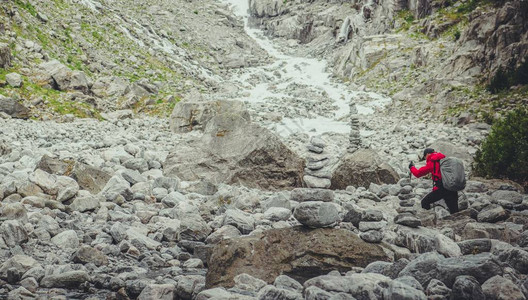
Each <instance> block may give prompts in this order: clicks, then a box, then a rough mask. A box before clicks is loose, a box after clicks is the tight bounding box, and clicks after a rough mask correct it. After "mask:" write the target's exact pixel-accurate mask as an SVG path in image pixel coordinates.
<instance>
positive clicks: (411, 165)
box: [409, 160, 414, 169]
mask: <svg viewBox="0 0 528 300" xmlns="http://www.w3.org/2000/svg"><path fill="white" fill-rule="evenodd" d="M412 167H414V163H413V162H412V160H411V162H410V163H409V169H410V168H412Z"/></svg>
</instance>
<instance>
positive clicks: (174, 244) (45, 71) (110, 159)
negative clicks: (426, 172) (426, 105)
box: [0, 1, 528, 299]
mask: <svg viewBox="0 0 528 300" xmlns="http://www.w3.org/2000/svg"><path fill="white" fill-rule="evenodd" d="M15 3H16V5H17V7H18V8H14V7H13V5H11V4H9V5H8V4H6V3H5V2H1V4H2V8H3V9H4V14H2V17H3V18H6V19H8V20H9V21H10V22H13V20H14V21H15V22H13V23H6V24H8V29H7V31H10V32H12V33H10V34H9V36H10V37H11V38H10V39H9V40H8V41H6V42H9V41H12V42H13V43H14V46H13V48H15V51H14V52H15V53H14V54H12V56H10V59H12V61H13V68H14V69H9V71H8V72H6V73H8V74H7V75H9V74H12V73H15V74H19V75H20V78H19V79H20V80H21V81H22V82H21V84H20V85H18V84H16V79H17V78H15V77H16V76H14V75H9V76H7V75H6V76H5V77H6V86H5V87H3V88H1V89H0V93H1V94H3V96H1V97H0V108H1V109H2V111H3V113H2V114H1V116H2V118H0V200H1V201H0V222H1V223H0V298H2V297H7V298H8V299H34V298H40V299H136V298H137V299H526V298H527V297H528V277H527V275H528V215H527V213H528V197H527V196H526V195H525V194H523V193H522V192H521V190H522V189H521V188H520V187H519V186H517V185H516V184H514V183H511V182H507V181H499V180H484V179H481V178H473V177H472V176H471V165H470V164H471V160H472V155H473V154H474V153H475V152H476V151H477V149H478V145H479V144H480V143H481V141H482V140H483V139H484V138H485V137H486V135H487V133H488V131H489V125H487V124H484V123H479V122H476V121H475V120H474V119H473V120H471V118H468V117H467V116H459V117H457V118H456V119H455V120H453V121H454V122H448V123H442V122H439V121H437V119H433V118H431V117H430V116H429V115H425V116H424V115H417V112H416V110H415V109H414V108H412V107H410V106H409V105H406V104H405V103H403V102H402V101H398V100H397V99H396V101H395V100H394V99H391V98H388V97H387V96H383V95H380V94H375V93H373V92H370V91H369V90H368V89H366V88H364V87H363V88H359V87H358V89H351V87H350V85H346V84H343V83H341V82H340V81H338V80H335V78H332V76H331V75H330V74H328V73H325V72H324V70H325V69H326V64H325V62H324V61H320V60H318V59H316V58H313V57H312V58H309V57H299V56H295V55H292V53H297V54H299V53H301V52H302V51H299V50H300V48H301V47H300V46H299V43H298V42H297V41H293V40H292V37H290V36H286V39H276V40H272V41H270V40H268V39H266V38H265V37H264V36H263V35H262V33H261V32H260V31H258V30H254V29H250V28H247V27H244V22H245V21H248V18H247V15H245V10H244V9H243V7H244V3H245V2H244V1H232V4H235V6H236V5H238V7H235V12H236V13H237V14H238V16H237V15H235V14H233V13H231V12H230V10H229V9H228V7H227V6H226V5H227V3H217V2H208V1H200V2H184V1H182V2H181V3H179V4H181V6H175V7H174V8H173V9H168V10H167V11H165V10H163V9H160V7H166V5H165V4H164V3H158V4H157V5H158V6H154V5H153V6H145V5H143V4H141V5H140V3H136V5H126V4H128V2H126V3H125V2H119V1H112V2H105V1H101V2H96V1H79V2H77V1H73V2H60V1H59V2H57V3H56V4H57V5H62V6H61V7H63V8H64V9H66V8H68V7H69V8H72V7H75V8H79V13H78V16H77V17H75V18H72V19H67V20H70V21H71V20H77V21H72V22H71V23H70V24H64V25H66V26H64V25H62V24H61V19H62V20H64V19H63V17H61V16H60V15H59V13H60V12H59V11H56V10H54V9H52V7H51V6H49V4H50V3H48V6H46V5H45V4H46V3H47V2H46V1H43V2H41V3H40V2H39V4H37V3H33V4H31V3H30V2H15ZM28 3H29V4H28ZM262 3H263V4H264V6H263V8H262V7H260V8H259V7H255V3H253V4H251V3H250V4H249V7H251V9H252V10H253V12H254V14H255V12H257V13H256V14H257V15H258V14H260V15H258V16H260V17H266V16H267V17H269V15H270V14H271V15H273V14H274V13H273V11H274V10H276V9H277V7H279V8H280V7H282V6H283V5H285V7H290V5H296V2H295V3H293V4H292V3H289V2H283V1H279V2H276V1H263V2H262ZM195 4H196V5H198V4H199V5H203V9H196V7H197V6H194V5H195ZM315 4H317V5H319V3H318V2H316V3H315ZM240 5H242V9H240ZM340 5H342V4H340ZM31 7H33V10H35V11H33V10H32V9H31ZM200 7H202V6H200ZM339 7H340V6H338V5H337V4H336V6H332V7H327V9H328V11H329V12H332V11H334V12H335V11H336V9H337V10H338V8H339ZM31 11H33V13H34V15H35V16H33V14H32V13H31ZM292 11H293V10H292V9H291V8H290V10H289V11H288V14H291V12H292ZM5 12H7V13H5ZM30 16H33V17H35V18H32V17H30ZM97 16H100V18H101V20H103V21H101V24H108V26H110V27H112V26H113V27H112V28H121V29H120V30H121V33H122V34H118V35H116V34H112V31H111V30H110V29H109V30H108V32H106V31H95V29H96V26H99V25H98V24H96V23H95V21H94V20H95V19H94V18H97ZM281 16H289V15H287V14H282V15H281ZM299 16H300V15H299ZM299 16H298V17H299ZM272 17H273V16H272ZM20 19H22V21H20ZM17 20H18V21H20V22H18V21H17ZM36 20H40V21H39V22H43V23H44V24H48V25H46V26H50V27H52V28H56V29H55V30H54V31H55V32H56V33H55V34H56V35H58V36H60V35H61V34H66V32H68V34H75V30H76V28H77V27H79V28H82V29H84V30H82V31H79V32H83V33H85V32H91V34H90V35H88V36H85V38H86V39H87V40H86V43H88V44H90V45H91V44H95V45H97V46H101V44H98V43H95V42H94V41H93V40H91V39H93V38H95V39H96V38H97V36H98V34H105V36H104V38H105V39H107V38H108V39H109V42H108V44H109V45H110V46H109V47H110V48H109V49H114V47H113V46H112V45H114V44H115V45H116V46H115V47H116V48H115V49H118V48H119V49H121V46H122V45H123V43H125V44H126V43H130V45H134V47H133V48H130V49H128V50H123V52H122V53H121V52H111V51H108V52H105V51H102V50H100V49H99V48H98V47H95V46H94V47H87V49H88V48H89V49H90V50H89V51H87V49H85V50H86V51H87V52H90V53H91V54H90V55H87V61H89V62H91V63H90V64H82V66H83V67H82V68H81V70H75V69H74V68H72V65H68V62H67V61H64V60H62V61H61V62H59V61H53V58H54V57H53V55H57V57H58V58H60V57H62V56H63V55H66V54H67V53H66V52H65V53H63V52H62V51H69V50H68V48H67V47H64V45H62V44H61V43H59V42H58V41H59V40H61V39H60V38H59V39H57V40H54V39H51V40H50V44H49V45H48V46H49V47H48V48H47V50H42V49H41V50H39V51H33V50H34V49H38V46H39V45H41V44H42V43H43V42H42V40H40V39H38V35H37V33H38V32H37V31H34V32H32V31H31V30H28V31H19V32H18V33H17V30H18V29H17V28H20V27H17V26H22V27H25V28H28V27H30V29H31V26H30V25H32V23H31V22H36ZM79 20H81V21H79ZM82 20H85V21H82ZM178 20H187V22H185V24H184V25H183V24H182V23H181V22H178ZM376 20H377V19H376ZM380 20H381V19H380ZM198 21H200V22H198ZM202 21H203V22H205V24H207V26H205V25H204V23H203V22H202ZM253 21H254V20H253ZM378 21H379V20H378ZM378 21H376V22H378ZM55 22H57V24H55ZM62 22H63V23H64V22H66V21H62ZM16 24H18V25H16ZM21 24H25V25H21ZM76 24H77V25H78V26H76ZM83 24H85V25H83ZM142 24H143V25H142ZM262 24H263V25H266V22H263V23H262ZM275 24H280V22H279V23H275ZM286 24H292V23H286ZM323 24H325V23H323ZM51 25H53V26H51ZM378 25H379V24H378ZM87 26H88V27H87ZM92 26H94V27H92ZM105 26H106V25H105ZM379 26H381V25H379ZM294 27H295V26H294ZM389 27H390V26H389ZM2 28H4V27H2ZM68 28H69V29H68ZM94 28H95V29H94ZM97 28H98V27H97ZM314 28H315V27H314ZM77 29H78V28H77ZM244 29H245V31H244ZM4 30H6V29H5V28H4ZM268 30H270V28H268ZM275 30H276V32H278V33H280V32H283V33H284V34H286V33H288V32H289V31H287V30H286V29H284V28H283V29H281V28H280V27H277V28H275ZM281 30H283V31H281ZM368 30H373V27H369V29H368ZM21 32H25V34H28V35H27V36H26V37H24V39H20V38H17V37H18V36H17V35H18V34H19V33H21ZM79 32H77V33H76V34H75V36H80V35H82V34H81V33H79ZM93 32H98V34H94V33H93ZM127 32H128V34H127ZM303 32H304V31H302V30H300V31H299V32H298V33H299V36H298V37H294V38H297V39H298V38H299V37H301V42H306V41H307V40H303V39H305V38H306V34H304V33H303ZM312 32H316V31H312ZM317 32H319V31H317ZM321 32H322V31H321ZM337 33H338V31H336V34H337ZM374 33H375V32H370V31H369V34H374ZM31 34H34V35H35V36H32V35H31ZM106 34H108V36H106ZM220 35H221V36H224V35H225V36H226V37H229V38H223V39H218V43H221V44H218V45H214V43H212V42H211V40H213V38H212V37H218V36H220ZM277 35H279V36H280V34H277ZM124 37H127V39H123V38H124ZM177 37H179V38H181V39H182V40H180V39H179V38H177ZM194 37H196V38H194ZM41 38H42V37H41ZM65 40H66V41H67V38H65ZM80 40H81V41H82V40H83V39H80ZM215 40H216V39H215ZM315 40H317V39H314V41H315ZM345 40H346V39H345ZM28 41H32V42H34V44H33V45H29V43H28ZM39 41H40V42H39ZM186 41H188V42H189V45H187V46H185V45H184V43H185V42H186ZM165 42H166V44H165ZM55 43H58V44H55ZM80 44H82V43H80ZM323 44H324V43H323V42H322V41H321V42H320V45H323ZM27 45H28V47H26V46H27ZM117 45H120V46H119V47H118V46H117ZM142 45H143V46H142ZM29 46H31V47H29ZM41 46H43V45H41ZM165 46H166V47H165ZM327 46H328V45H327ZM20 47H22V48H20ZM130 47H132V46H130ZM156 47H158V48H156ZM167 47H168V49H167ZM193 47H195V48H193ZM201 47H203V51H204V52H205V53H209V54H211V57H212V56H214V59H208V57H210V56H208V55H207V54H206V55H204V56H201V55H198V54H199V53H200V51H201V50H200V51H195V50H196V49H198V48H200V49H202V48H201ZM325 47H326V46H325ZM325 47H323V48H325ZM8 48H9V47H8ZM43 48H44V47H43ZM191 48H192V49H191ZM9 49H11V48H9ZM16 49H18V50H16ZM28 49H30V50H31V49H33V50H31V51H30V50H28ZM83 49H84V48H83ZM123 49H127V48H126V47H124V48H123ZM141 49H143V50H141ZM148 49H152V50H153V51H152V53H151V54H147V53H148V52H149V50H148ZM325 49H326V48H325ZM166 50H167V51H168V52H167V51H166ZM235 50H236V51H235ZM20 51H22V52H24V53H25V54H23V55H20V54H19V53H20ZM127 51H132V52H135V51H139V52H140V53H143V52H141V51H145V52H144V53H143V54H142V55H132V54H131V52H127ZM171 51H173V52H171ZM208 51H209V52H208ZM0 52H1V51H0ZM26 52H27V53H26ZM183 52H186V53H187V54H184V53H183ZM83 53H84V52H83ZM109 53H113V55H114V56H116V55H117V56H119V58H118V63H116V64H115V66H114V67H111V68H107V67H105V64H107V63H109V62H110V61H112V59H110V58H108V57H107V55H110V54H109ZM175 53H176V54H175ZM320 53H324V51H322V52H319V54H320ZM0 54H1V53H0ZM315 54H317V53H315ZM149 55H150V56H149ZM0 56H1V55H0ZM47 56H49V57H47ZM110 56H112V55H110ZM151 56H155V57H156V61H155V63H153V64H152V65H147V66H148V68H149V69H151V70H152V71H153V72H154V73H152V72H148V70H145V73H144V74H143V73H138V74H137V75H135V76H139V77H141V78H143V77H145V78H147V79H148V80H147V81H142V80H141V79H140V80H138V81H135V80H134V79H133V78H128V77H127V76H125V75H123V74H127V72H134V71H133V70H137V71H136V72H140V71H141V70H142V68H143V66H144V63H145V62H151V63H152V62H153V61H152V60H150V59H149V58H151ZM133 57H135V60H136V61H135V62H134V61H129V60H134V58H133ZM2 58H5V56H2ZM35 59H36V61H35ZM39 60H42V61H39ZM4 62H5V60H4ZM72 62H75V60H72ZM99 64H100V65H102V66H103V67H102V68H101V69H100V70H99V71H96V70H98V69H97V66H98V65H99ZM160 64H163V65H164V66H166V67H167V68H162V67H160ZM173 64H174V65H173ZM140 65H141V67H140ZM30 66H31V68H30ZM227 66H229V67H227ZM92 67H93V70H95V71H92ZM113 69H117V71H116V73H114V71H112V70H113ZM33 70H34V71H33ZM182 70H190V71H189V72H188V73H185V72H184V71H182ZM22 71H23V72H22ZM180 71H182V73H178V72H180ZM141 72H142V71H141ZM158 72H161V73H159V74H158ZM151 73H152V74H151ZM83 74H84V75H83ZM149 74H150V75H152V76H154V77H151V76H150V75H149ZM155 74H157V75H160V74H162V75H163V76H167V77H156V76H157V75H155ZM199 74H202V75H199ZM373 74H376V73H375V72H374V73H373ZM180 75H182V76H184V78H186V79H182V80H180V79H181V78H180V77H179V76H180ZM170 76H174V77H170ZM368 76H375V75H368ZM155 77H156V78H158V79H157V80H159V84H158V83H156V82H155V81H156V79H154V78H155ZM35 78H43V82H41V84H36V82H37V81H36V79H35ZM83 78H84V79H83ZM169 78H173V79H174V78H177V79H174V80H172V79H169ZM90 80H93V81H94V83H93V84H91V83H90ZM189 80H190V81H189ZM96 83H97V84H96ZM37 86H38V87H37ZM28 87H29V88H30V89H29V91H37V92H39V93H40V92H42V93H44V94H38V93H36V94H31V93H29V92H28V89H27V88H28ZM156 87H157V88H158V90H157V91H158V94H163V93H166V95H167V96H168V95H174V94H177V95H181V98H182V101H180V102H177V101H176V99H172V100H170V99H168V98H167V99H165V98H164V100H163V101H162V102H163V103H161V104H162V105H164V106H162V107H160V109H162V110H165V111H167V110H168V111H172V114H171V116H170V118H165V117H159V116H157V117H152V116H149V115H147V114H144V113H141V111H143V110H148V109H149V108H148V107H149V105H150V106H155V105H156V104H146V103H143V104H145V105H144V106H143V104H142V105H140V106H139V107H138V106H135V105H123V103H129V104H130V102H127V101H130V100H131V99H132V100H133V101H135V100H134V99H138V98H139V99H142V100H141V101H147V102H148V101H149V100H147V99H154V100H150V101H156V100H155V99H157V98H156V97H157V96H153V95H156V93H153V91H156ZM145 91H146V93H145ZM160 91H164V92H160ZM142 93H143V94H142ZM179 93H181V94H179ZM110 94H111V95H110ZM28 95H29V96H28ZM127 95H128V96H130V97H128V96H127ZM39 97H42V99H41V100H42V101H37V100H39V99H38V98H39ZM54 97H56V98H54ZM134 97H135V98H134ZM143 97H146V98H144V99H143ZM20 99H22V101H19V100H20ZM67 99H68V100H67ZM36 101H37V102H36ZM55 101H56V102H55ZM65 101H66V102H65ZM68 101H69V102H68ZM84 101H85V102H86V103H85V102H84ZM46 102H47V103H46ZM176 102H177V103H176ZM50 103H51V104H54V103H61V105H62V106H61V107H63V105H64V104H65V103H85V104H86V105H87V106H84V104H83V105H82V106H80V107H84V108H86V109H87V111H90V112H92V114H93V115H94V116H96V117H97V118H92V119H83V118H78V116H77V114H78V110H73V111H67V113H59V112H58V111H56V110H54V108H53V107H50V106H49V104H50ZM170 103H172V105H169V104H170ZM172 106H174V110H172V109H171V108H172ZM76 107H77V106H76ZM122 108H130V109H122ZM63 112H64V111H63ZM138 112H139V113H138ZM165 114H167V112H165ZM31 116H32V117H33V118H29V117H31ZM28 118H29V119H28ZM425 147H433V148H435V149H437V150H439V151H441V152H443V153H445V154H446V155H448V156H456V157H459V158H461V159H462V160H463V161H464V163H465V165H466V171H467V175H468V179H469V181H468V183H467V187H466V189H465V191H464V194H461V195H460V201H459V205H460V208H461V212H459V213H456V214H453V215H450V214H449V212H448V211H447V210H446V208H445V205H444V204H443V203H439V205H437V206H435V207H434V208H433V209H432V210H429V211H425V210H423V209H422V208H421V207H420V201H419V200H420V199H421V197H423V196H424V195H425V194H426V193H428V192H429V191H430V189H431V180H430V179H415V178H412V179H409V177H408V176H409V174H408V170H407V165H408V163H409V161H410V160H414V161H415V162H417V161H418V154H419V153H420V152H421V151H422V150H423V148H425ZM417 164H419V163H418V162H417Z"/></svg>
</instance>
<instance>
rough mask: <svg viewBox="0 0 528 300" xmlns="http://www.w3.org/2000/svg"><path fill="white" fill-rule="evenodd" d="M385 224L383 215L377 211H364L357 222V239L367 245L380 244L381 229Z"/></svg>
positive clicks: (381, 237)
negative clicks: (358, 232)
mask: <svg viewBox="0 0 528 300" xmlns="http://www.w3.org/2000/svg"><path fill="white" fill-rule="evenodd" d="M386 226H387V222H386V221H384V220H383V213H382V212H381V211H379V210H374V209H367V210H364V211H363V213H362V216H361V222H359V231H360V234H359V237H360V238H361V239H362V240H364V241H365V242H368V243H380V242H381V240H382V239H383V228H385V227H386Z"/></svg>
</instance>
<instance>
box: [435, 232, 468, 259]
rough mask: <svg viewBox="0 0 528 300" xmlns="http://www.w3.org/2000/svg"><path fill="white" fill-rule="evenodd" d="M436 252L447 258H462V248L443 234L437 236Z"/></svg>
mask: <svg viewBox="0 0 528 300" xmlns="http://www.w3.org/2000/svg"><path fill="white" fill-rule="evenodd" d="M435 243H436V250H437V251H438V253H440V254H443V255H444V256H445V257H458V256H462V251H461V250H460V247H459V246H458V245H457V243H455V242H454V241H453V240H452V239H450V238H448V237H447V236H445V235H443V234H437V235H436V237H435Z"/></svg>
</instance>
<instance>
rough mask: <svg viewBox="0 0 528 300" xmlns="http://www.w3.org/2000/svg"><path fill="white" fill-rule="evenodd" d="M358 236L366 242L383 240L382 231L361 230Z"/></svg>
mask: <svg viewBox="0 0 528 300" xmlns="http://www.w3.org/2000/svg"><path fill="white" fill-rule="evenodd" d="M359 237H360V238H361V239H362V240H364V241H365V242H367V243H380V242H381V241H382V240H383V232H381V231H377V230H369V231H366V232H361V233H360V234H359Z"/></svg>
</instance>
